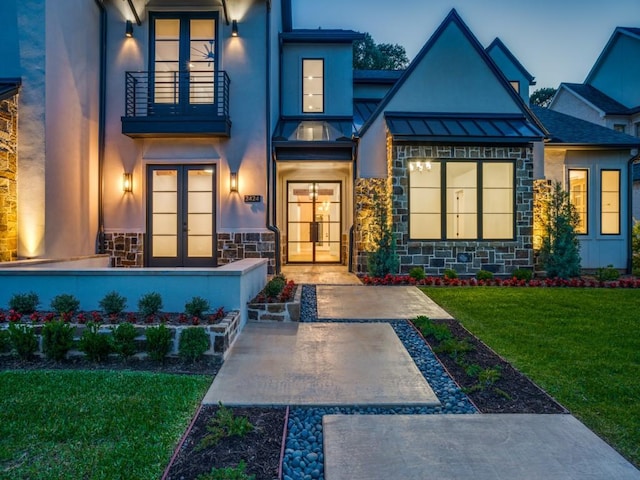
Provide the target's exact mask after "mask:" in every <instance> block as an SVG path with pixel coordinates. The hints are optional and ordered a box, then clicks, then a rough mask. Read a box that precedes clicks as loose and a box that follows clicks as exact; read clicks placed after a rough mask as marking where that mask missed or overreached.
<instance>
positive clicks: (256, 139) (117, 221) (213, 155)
mask: <svg viewBox="0 0 640 480" xmlns="http://www.w3.org/2000/svg"><path fill="white" fill-rule="evenodd" d="M184 10H185V8H181V9H180V11H184ZM219 10H220V12H219V22H218V40H219V49H220V59H219V66H220V69H222V70H225V71H226V72H227V73H228V75H229V77H230V80H231V83H230V94H229V108H230V117H231V121H232V127H231V137H230V138H218V137H207V138H195V139H193V138H173V139H158V138H156V139H153V138H148V139H132V138H129V137H127V136H125V135H123V134H122V133H121V129H122V122H121V116H122V115H123V114H124V104H125V97H124V85H125V72H126V71H137V70H142V71H146V70H148V69H149V65H148V55H149V53H148V52H149V45H148V42H149V25H148V24H149V21H148V12H146V11H145V12H143V15H142V17H143V23H142V26H140V27H137V26H136V27H135V28H134V36H133V38H128V39H126V38H125V37H124V22H125V15H126V12H124V13H123V12H120V10H118V9H116V8H115V7H114V6H110V7H109V32H110V33H109V38H108V46H109V47H108V51H109V54H108V68H107V70H108V79H107V85H108V87H107V129H106V132H107V137H106V139H107V142H106V143H107V146H106V150H105V197H104V207H105V229H106V230H107V231H138V232H143V231H145V208H146V199H145V195H146V185H145V170H146V166H147V165H148V164H155V163H160V164H161V163H195V164H202V163H214V164H215V165H216V173H217V194H218V196H217V199H216V205H217V215H216V219H217V231H218V232H224V231H243V230H250V231H255V230H257V229H263V228H264V226H265V203H264V202H265V201H266V199H265V195H266V180H265V179H266V165H267V158H266V130H265V128H266V123H265V108H266V100H265V99H266V91H265V69H266V42H265V12H266V7H265V4H264V2H262V1H259V0H244V1H242V2H240V1H239V2H234V3H233V4H230V5H229V15H230V18H235V19H237V20H238V28H239V32H240V35H239V36H238V37H237V38H232V37H231V25H226V24H225V22H224V15H223V13H222V11H221V8H219ZM231 170H234V171H237V172H238V178H239V194H236V193H234V194H231V193H230V192H229V174H230V171H231ZM125 171H131V172H133V182H134V191H133V194H127V195H125V194H123V192H122V188H121V179H122V174H123V173H124V172H125ZM245 194H255V195H262V198H263V202H262V203H259V204H247V203H244V201H243V195H245Z"/></svg>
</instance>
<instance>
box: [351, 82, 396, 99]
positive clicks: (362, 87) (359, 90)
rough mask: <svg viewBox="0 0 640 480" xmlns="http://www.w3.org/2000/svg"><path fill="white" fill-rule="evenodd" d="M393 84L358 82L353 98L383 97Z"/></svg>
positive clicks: (354, 87) (354, 88)
mask: <svg viewBox="0 0 640 480" xmlns="http://www.w3.org/2000/svg"><path fill="white" fill-rule="evenodd" d="M392 86H393V85H388V84H384V83H382V84H381V83H377V84H362V83H357V84H355V85H354V86H353V98H382V97H384V96H385V95H386V94H387V92H388V91H389V90H391V87H392Z"/></svg>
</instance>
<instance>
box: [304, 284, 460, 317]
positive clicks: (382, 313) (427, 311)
mask: <svg viewBox="0 0 640 480" xmlns="http://www.w3.org/2000/svg"><path fill="white" fill-rule="evenodd" d="M316 295H317V297H318V319H319V320H328V319H332V318H340V319H343V318H348V319H350V320H379V319H384V320H392V319H404V320H406V319H409V318H415V317H417V316H418V315H426V316H427V317H429V318H432V319H442V318H451V315H449V314H448V313H447V312H445V311H444V310H443V309H442V308H440V307H439V306H438V305H437V304H436V303H435V302H434V301H433V300H431V299H430V298H429V297H427V296H426V295H425V294H424V293H422V292H421V291H420V290H419V289H418V288H417V287H411V286H393V287H387V286H365V285H359V286H355V285H354V286H333V285H318V286H316Z"/></svg>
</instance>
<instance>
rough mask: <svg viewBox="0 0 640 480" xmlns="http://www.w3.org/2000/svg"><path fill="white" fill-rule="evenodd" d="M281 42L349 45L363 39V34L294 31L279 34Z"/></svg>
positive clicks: (338, 31) (318, 30) (318, 29)
mask: <svg viewBox="0 0 640 480" xmlns="http://www.w3.org/2000/svg"><path fill="white" fill-rule="evenodd" d="M280 38H282V41H283V42H289V43H351V42H354V41H356V40H362V39H364V33H360V32H356V31H354V30H338V29H324V28H316V29H296V30H291V31H290V32H284V33H281V34H280Z"/></svg>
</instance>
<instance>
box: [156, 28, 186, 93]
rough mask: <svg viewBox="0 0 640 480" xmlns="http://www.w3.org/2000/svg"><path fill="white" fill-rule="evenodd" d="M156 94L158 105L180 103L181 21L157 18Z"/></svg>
mask: <svg viewBox="0 0 640 480" xmlns="http://www.w3.org/2000/svg"><path fill="white" fill-rule="evenodd" d="M154 60H155V61H154V70H155V71H154V82H155V84H154V92H155V102H156V103H178V101H179V95H180V90H179V83H178V82H177V77H176V72H177V71H178V70H180V67H179V65H180V20H179V19H176V18H156V20H155V59H154Z"/></svg>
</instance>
